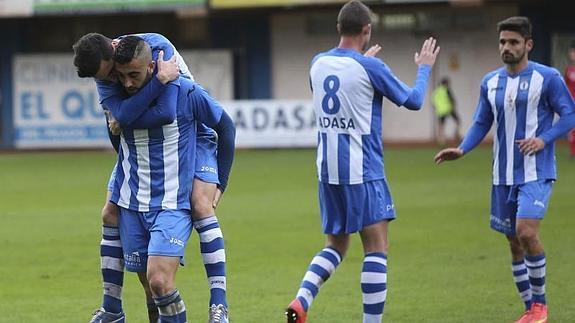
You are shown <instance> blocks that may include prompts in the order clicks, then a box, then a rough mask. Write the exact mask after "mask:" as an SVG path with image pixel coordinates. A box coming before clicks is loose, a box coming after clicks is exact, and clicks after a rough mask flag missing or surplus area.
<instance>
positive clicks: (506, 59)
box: [501, 48, 526, 65]
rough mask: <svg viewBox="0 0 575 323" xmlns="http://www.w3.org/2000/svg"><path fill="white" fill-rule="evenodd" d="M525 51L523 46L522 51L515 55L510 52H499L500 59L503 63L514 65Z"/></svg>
mask: <svg viewBox="0 0 575 323" xmlns="http://www.w3.org/2000/svg"><path fill="white" fill-rule="evenodd" d="M525 52H526V51H525V48H523V51H522V52H521V53H520V54H518V55H517V56H515V55H513V54H512V53H511V52H503V54H501V60H503V63H505V64H508V65H515V64H518V63H519V62H521V61H522V60H523V57H525Z"/></svg>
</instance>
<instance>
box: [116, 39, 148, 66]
mask: <svg viewBox="0 0 575 323" xmlns="http://www.w3.org/2000/svg"><path fill="white" fill-rule="evenodd" d="M146 48H148V49H149V45H148V44H147V43H146V42H145V41H144V39H142V38H141V37H138V36H126V37H124V38H122V39H121V40H120V42H119V43H118V46H116V52H115V53H114V61H115V62H116V63H118V64H127V63H129V62H131V61H132V59H134V58H136V57H140V56H141V55H144V54H147V53H148V52H150V59H151V51H150V50H147V51H146Z"/></svg>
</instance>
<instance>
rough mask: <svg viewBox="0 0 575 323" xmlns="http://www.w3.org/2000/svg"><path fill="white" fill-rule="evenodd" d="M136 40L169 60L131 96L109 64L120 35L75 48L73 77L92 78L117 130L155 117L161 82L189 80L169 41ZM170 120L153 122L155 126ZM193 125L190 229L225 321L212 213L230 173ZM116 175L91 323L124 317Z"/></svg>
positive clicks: (213, 311) (209, 138)
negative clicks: (145, 117)
mask: <svg viewBox="0 0 575 323" xmlns="http://www.w3.org/2000/svg"><path fill="white" fill-rule="evenodd" d="M138 36H140V37H142V39H144V40H145V41H146V42H147V43H148V44H149V45H150V46H151V49H152V54H153V57H154V59H156V58H157V57H158V55H160V52H162V53H164V57H166V58H168V59H169V60H168V61H166V62H164V61H163V59H162V58H160V59H158V60H157V74H156V76H155V77H153V78H152V79H151V80H150V82H148V83H147V84H146V85H145V86H144V87H143V88H142V89H141V91H139V92H138V93H135V94H134V95H133V96H130V97H126V96H125V92H124V90H123V89H122V86H121V84H119V82H118V80H117V74H116V72H115V70H114V62H113V60H112V57H113V55H114V51H115V48H116V46H117V44H118V42H119V41H120V40H121V39H122V38H124V37H125V36H121V37H119V38H117V39H114V40H112V39H109V38H107V37H105V36H103V35H101V34H97V33H90V34H86V35H84V36H83V37H81V38H80V39H79V40H78V41H77V42H76V44H75V45H74V54H75V56H74V65H76V67H77V69H78V75H79V76H80V77H94V79H95V80H96V83H97V86H98V92H99V95H100V103H101V104H102V107H103V108H104V109H105V110H106V111H107V112H109V113H108V115H109V116H110V118H112V119H111V120H110V121H111V122H112V123H114V124H119V126H125V127H131V126H132V124H133V123H134V122H135V120H137V119H138V118H139V117H140V116H141V115H143V114H150V113H154V111H153V110H151V109H148V106H149V105H150V104H151V103H152V102H153V101H154V100H156V99H158V97H159V95H160V93H162V91H164V89H165V86H166V85H165V84H166V83H167V82H168V81H170V80H173V79H175V78H177V77H178V75H179V73H181V75H183V76H184V77H187V78H190V79H193V77H192V75H191V73H190V72H189V70H188V67H187V66H186V64H185V62H184V61H183V59H182V58H181V56H180V55H179V53H178V52H177V50H176V49H175V48H174V46H173V45H172V44H171V42H170V41H169V40H168V39H166V38H165V37H164V36H162V35H160V34H155V33H145V34H139V35H138ZM160 57H161V56H160ZM174 68H175V69H174ZM178 68H179V73H178ZM172 121H173V120H162V119H157V120H156V122H158V125H159V124H166V123H170V122H172ZM197 127H198V131H197V137H198V140H197V149H196V155H197V156H195V157H196V161H197V162H196V165H192V167H195V168H196V172H195V178H194V191H193V195H192V197H191V198H192V204H193V209H194V210H193V213H192V215H193V218H194V220H195V222H194V226H195V227H196V230H197V231H198V233H199V235H200V238H201V244H200V245H201V246H200V247H201V250H202V259H203V261H204V266H205V268H206V273H207V276H208V281H209V282H210V311H209V312H210V313H209V315H210V317H217V316H221V317H224V316H226V315H227V314H226V313H227V299H226V279H225V278H226V270H225V251H224V245H223V236H222V234H221V230H220V228H219V224H218V221H217V218H216V217H215V216H214V214H215V206H216V205H217V203H218V201H219V198H220V196H221V194H220V193H221V192H223V191H224V189H225V187H226V184H227V178H228V174H229V169H227V170H226V169H222V168H218V164H217V161H216V139H215V136H214V133H213V130H211V129H209V128H207V127H205V126H204V125H203V124H201V123H198V125H197ZM110 138H111V141H112V143H113V145H114V148H115V149H116V151H118V146H119V136H114V135H112V134H110ZM206 170H208V171H206ZM115 172H116V168H114V170H113V172H112V176H111V178H110V182H109V183H110V184H109V185H108V196H107V198H106V203H105V205H104V208H103V209H102V221H103V238H102V241H101V245H100V249H101V259H102V261H101V266H102V278H103V285H104V289H103V291H104V296H103V302H102V308H101V309H100V310H98V311H97V312H96V314H95V315H94V317H93V318H92V320H91V322H94V323H98V322H116V321H118V320H122V319H123V317H124V313H123V311H122V302H121V297H122V296H121V292H122V286H123V271H124V261H123V252H122V248H121V245H120V238H119V231H118V209H117V207H116V205H114V204H113V203H110V202H109V200H110V195H111V190H112V188H113V182H114V178H115ZM216 185H217V188H216ZM215 233H217V234H215ZM206 237H209V239H208V238H206ZM216 244H217V245H218V247H217V248H216V247H215V245H216ZM208 249H209V250H208ZM148 294H149V293H148ZM148 296H149V295H148ZM148 310H149V316H150V321H155V317H157V315H158V313H157V312H158V311H157V309H156V306H155V304H154V302H153V301H152V300H151V299H150V298H149V299H148ZM118 322H121V321H118Z"/></svg>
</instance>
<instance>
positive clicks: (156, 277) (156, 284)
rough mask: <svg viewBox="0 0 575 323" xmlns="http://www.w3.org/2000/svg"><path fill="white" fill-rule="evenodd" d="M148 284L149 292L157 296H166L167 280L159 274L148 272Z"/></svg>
mask: <svg viewBox="0 0 575 323" xmlns="http://www.w3.org/2000/svg"><path fill="white" fill-rule="evenodd" d="M148 284H149V286H150V290H151V291H152V293H153V294H154V295H157V296H161V295H164V294H166V293H167V292H168V289H169V281H168V278H167V276H166V275H163V274H162V273H161V272H154V271H149V272H148Z"/></svg>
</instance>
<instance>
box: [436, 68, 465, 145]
mask: <svg viewBox="0 0 575 323" xmlns="http://www.w3.org/2000/svg"><path fill="white" fill-rule="evenodd" d="M431 104H432V105H433V108H434V109H435V115H436V116H437V119H438V124H437V128H436V132H435V136H436V140H437V143H438V144H439V145H441V146H444V145H445V143H446V139H445V120H446V119H447V118H448V117H452V118H453V120H454V121H455V141H459V139H460V138H461V137H460V136H459V128H460V125H461V122H460V121H459V116H458V115H457V112H456V111H455V99H454V98H453V95H452V92H451V89H450V88H449V79H448V78H446V77H444V78H443V79H441V83H440V84H439V86H438V87H436V88H435V90H433V93H432V94H431Z"/></svg>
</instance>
